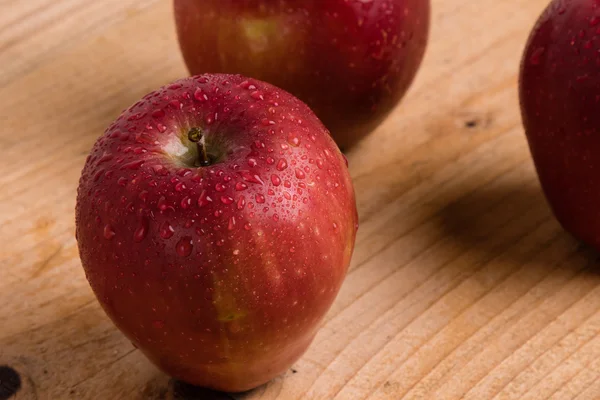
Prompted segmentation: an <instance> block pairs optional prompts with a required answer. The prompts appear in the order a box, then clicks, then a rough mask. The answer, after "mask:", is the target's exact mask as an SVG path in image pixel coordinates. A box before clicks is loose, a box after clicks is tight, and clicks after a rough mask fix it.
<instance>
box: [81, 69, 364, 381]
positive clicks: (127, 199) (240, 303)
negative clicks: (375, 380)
mask: <svg viewBox="0 0 600 400" xmlns="http://www.w3.org/2000/svg"><path fill="white" fill-rule="evenodd" d="M190 128H199V129H200V130H201V131H202V132H203V136H204V137H205V139H206V148H207V149H208V152H209V153H210V154H213V155H214V158H213V161H214V163H213V164H212V165H210V166H207V167H195V166H194V165H195V164H194V161H195V160H196V159H197V158H198V153H196V151H197V148H198V147H197V144H196V143H193V142H190V141H189V140H188V136H187V133H188V131H189V130H190ZM357 227H358V217H357V212H356V203H355V198H354V191H353V188H352V183H351V180H350V175H349V172H348V168H347V164H346V162H345V158H344V156H343V155H342V154H341V153H340V151H339V150H338V148H337V146H336V145H335V143H334V141H333V140H332V139H331V137H330V135H329V134H328V132H327V129H326V128H325V127H324V126H323V124H322V123H321V122H320V121H319V119H318V118H317V117H316V116H315V115H314V113H313V112H312V111H311V110H310V109H309V108H308V107H307V106H306V105H305V104H304V103H302V102H301V101H300V100H298V99H297V98H295V97H293V96H291V95H290V94H289V93H287V92H284V91H283V90H280V89H278V88H276V87H274V86H271V85H270V84H267V83H264V82H260V81H257V80H254V79H247V78H244V77H241V76H232V75H220V74H207V75H203V76H197V77H192V78H186V79H183V80H180V81H177V82H175V83H173V84H170V85H168V86H165V87H163V88H161V89H159V90H157V91H155V92H153V93H150V94H148V95H147V96H145V97H144V98H143V99H142V100H140V101H139V102H137V103H136V104H134V105H133V106H132V107H131V108H129V109H128V110H126V111H124V112H123V114H122V115H121V116H120V117H119V118H118V119H117V120H116V121H115V122H114V123H112V124H111V125H110V126H109V127H108V129H107V130H106V132H105V133H104V135H103V136H102V137H100V138H99V139H98V141H97V142H96V143H95V145H94V147H93V149H92V151H91V153H90V155H89V157H88V159H87V161H86V163H85V167H84V169H83V172H82V175H81V179H80V183H79V188H78V194H77V207H76V228H77V229H76V233H77V241H78V246H79V251H80V256H81V261H82V264H83V268H84V270H85V273H86V276H87V279H88V280H89V283H90V285H91V287H92V289H93V291H94V293H95V294H96V296H97V298H98V300H99V302H100V304H101V305H102V307H103V308H104V310H105V311H106V313H107V314H108V316H109V317H110V318H111V319H112V321H113V322H114V323H115V324H116V326H117V327H118V328H119V329H120V330H121V331H122V332H123V333H124V334H125V335H126V336H127V337H128V338H129V339H130V340H131V341H132V342H133V344H134V345H135V346H137V347H138V348H139V349H140V350H141V351H142V352H143V353H144V354H145V355H146V356H147V357H148V358H149V359H150V360H151V361H152V362H154V363H155V364H156V365H158V366H159V367H160V368H161V369H163V370H164V371H165V372H167V373H168V374H170V375H172V376H173V377H175V378H177V379H180V380H183V381H186V382H188V383H191V384H195V385H199V386H205V387H209V388H213V389H217V390H223V391H232V392H238V391H244V390H248V389H251V388H254V387H256V386H258V385H260V384H263V383H265V382H267V381H269V380H270V379H271V378H273V377H274V376H276V375H278V374H281V373H282V372H284V371H285V370H286V369H287V368H289V367H290V365H291V364H292V363H293V362H294V361H296V360H297V359H298V358H299V357H300V356H301V355H302V354H303V352H304V351H305V350H306V348H307V347H308V346H309V344H310V342H311V341H312V339H313V337H314V335H315V333H316V331H317V328H318V325H319V323H320V321H321V320H322V318H323V316H324V315H325V313H326V312H327V311H328V309H329V308H330V306H331V304H332V302H333V300H334V298H335V297H336V294H337V293H338V290H339V289H340V286H341V284H342V281H343V279H344V277H345V274H346V271H347V268H348V264H349V262H350V258H351V255H352V251H353V247H354V240H355V235H356V229H357Z"/></svg>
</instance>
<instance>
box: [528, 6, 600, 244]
mask: <svg viewBox="0 0 600 400" xmlns="http://www.w3.org/2000/svg"><path fill="white" fill-rule="evenodd" d="M520 98H521V111H522V116H523V122H524V125H525V131H526V134H527V139H528V141H529V147H530V149H531V154H532V156H533V160H534V162H535V166H536V169H537V173H538V175H539V178H540V181H541V184H542V188H543V190H544V193H545V195H546V197H547V199H548V202H549V203H550V206H551V208H552V210H553V212H554V214H555V215H556V217H557V218H558V220H559V221H560V223H561V224H562V225H563V227H564V228H565V229H566V230H567V231H569V232H570V233H571V234H573V235H574V236H575V237H577V238H578V239H580V240H582V241H584V242H587V243H588V244H591V245H593V246H594V247H596V248H597V249H599V250H600V1H598V0H571V1H565V0H560V1H553V2H552V3H551V4H550V5H549V6H548V8H547V9H546V10H545V12H544V13H543V14H542V16H541V18H540V19H539V21H538V23H537V25H536V26H535V28H534V30H533V32H532V34H531V36H530V38H529V42H528V43H527V48H526V50H525V54H524V56H523V60H522V64H521V77H520Z"/></svg>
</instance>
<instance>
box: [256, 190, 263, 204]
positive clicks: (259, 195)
mask: <svg viewBox="0 0 600 400" xmlns="http://www.w3.org/2000/svg"><path fill="white" fill-rule="evenodd" d="M255 200H256V202H257V203H259V204H262V203H264V202H265V196H263V195H262V194H260V193H257V194H256V196H255Z"/></svg>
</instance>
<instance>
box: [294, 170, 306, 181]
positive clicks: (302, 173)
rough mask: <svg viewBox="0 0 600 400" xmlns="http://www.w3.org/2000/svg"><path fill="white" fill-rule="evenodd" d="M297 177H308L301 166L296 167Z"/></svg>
mask: <svg viewBox="0 0 600 400" xmlns="http://www.w3.org/2000/svg"><path fill="white" fill-rule="evenodd" d="M295 173H296V178H298V179H304V178H306V175H305V174H304V171H302V170H301V169H300V168H296V171H295Z"/></svg>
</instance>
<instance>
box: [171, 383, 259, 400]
mask: <svg viewBox="0 0 600 400" xmlns="http://www.w3.org/2000/svg"><path fill="white" fill-rule="evenodd" d="M169 386H170V391H171V392H172V396H173V397H172V398H173V399H174V400H238V399H240V398H242V396H244V394H245V393H250V392H245V393H237V394H229V393H225V392H217V391H214V390H210V389H206V388H202V387H198V386H193V385H190V384H188V383H185V382H181V381H176V380H172V381H171V383H170V385H169Z"/></svg>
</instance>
